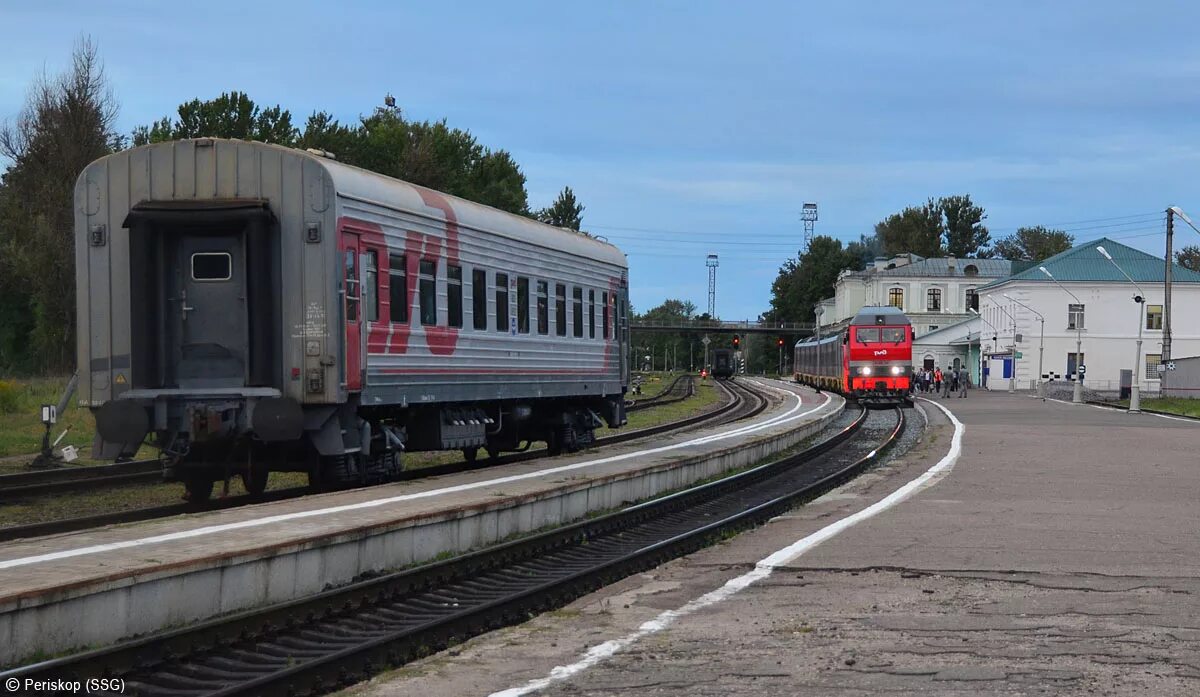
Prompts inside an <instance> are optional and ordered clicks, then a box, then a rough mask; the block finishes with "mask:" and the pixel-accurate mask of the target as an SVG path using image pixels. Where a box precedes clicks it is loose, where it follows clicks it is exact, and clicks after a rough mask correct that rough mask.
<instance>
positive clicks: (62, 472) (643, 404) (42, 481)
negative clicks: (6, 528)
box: [0, 375, 695, 539]
mask: <svg viewBox="0 0 1200 697" xmlns="http://www.w3.org/2000/svg"><path fill="white" fill-rule="evenodd" d="M694 392H695V385H694V383H693V382H692V376H690V375H680V376H679V377H677V378H676V379H675V381H674V382H672V383H671V385H670V386H669V387H668V388H667V389H666V390H663V391H662V392H661V393H659V394H657V395H655V396H654V397H650V398H648V399H645V400H640V401H638V402H637V403H635V404H634V405H632V406H630V407H628V410H629V411H640V410H642V409H649V408H652V407H657V406H662V405H664V404H671V403H674V402H679V401H682V400H684V399H687V398H688V397H690V396H691V395H692V394H694ZM602 440H603V439H597V441H598V442H599V441H602ZM605 442H620V441H605ZM501 461H502V462H508V461H511V460H503V459H501ZM489 464H494V461H489ZM161 479H162V463H161V462H159V461H158V460H137V461H133V462H122V463H117V464H112V465H91V466H80V467H71V466H68V467H62V468H59V469H50V470H37V471H32V472H19V473H16V474H3V475H0V502H7V501H13V500H17V499H26V498H32V497H36V496H49V495H53V494H65V493H70V492H73V491H80V490H85V489H86V490H95V489H97V488H110V487H116V486H125V485H127V484H144V483H151V482H156V481H158V480H161ZM193 510H194V509H193ZM0 539H3V537H0Z"/></svg>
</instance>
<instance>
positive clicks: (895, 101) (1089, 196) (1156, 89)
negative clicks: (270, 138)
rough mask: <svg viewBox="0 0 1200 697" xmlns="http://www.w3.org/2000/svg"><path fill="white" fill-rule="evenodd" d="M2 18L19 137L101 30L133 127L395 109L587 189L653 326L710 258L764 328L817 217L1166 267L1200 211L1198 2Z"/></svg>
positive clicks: (232, 9)
mask: <svg viewBox="0 0 1200 697" xmlns="http://www.w3.org/2000/svg"><path fill="white" fill-rule="evenodd" d="M6 4H7V5H8V7H5V8H4V9H0V24H3V25H6V26H7V27H9V28H10V30H9V31H6V32H5V41H4V42H2V43H0V119H10V118H12V117H13V116H15V115H16V113H17V111H18V110H19V108H20V105H21V102H22V99H23V97H24V94H25V90H26V88H27V85H28V82H29V79H30V78H31V77H32V76H33V75H35V74H36V73H38V72H39V71H40V70H42V69H43V68H45V69H47V70H49V71H51V72H54V71H57V70H59V69H61V67H62V66H63V65H64V64H65V62H66V60H67V58H68V56H69V53H70V50H71V45H72V43H73V42H74V40H75V39H76V38H77V37H78V36H79V35H81V34H85V33H86V34H89V35H91V36H92V37H93V38H94V39H95V40H96V41H97V42H98V44H99V48H100V53H101V57H102V58H103V60H104V62H105V66H106V68H107V71H108V75H109V77H110V79H111V82H112V85H113V88H114V91H115V94H116V96H117V98H118V99H119V101H120V103H121V114H120V126H121V128H122V130H129V129H132V127H133V126H135V125H138V124H142V123H148V122H150V121H151V120H153V119H156V118H158V117H160V116H162V115H164V114H168V113H172V112H173V111H174V107H175V106H176V105H177V104H178V103H180V102H182V101H186V100H188V99H191V98H193V97H201V98H208V97H212V96H215V95H217V94H219V93H220V92H222V91H227V90H231V89H239V90H243V91H246V92H248V93H249V94H250V95H251V96H252V97H253V98H254V99H256V100H257V101H259V102H260V103H267V104H275V103H279V104H281V105H282V106H284V107H286V108H289V109H291V110H292V112H293V113H294V114H295V115H296V116H297V117H298V120H299V121H303V117H304V116H306V115H307V114H308V113H310V112H311V111H313V110H314V109H325V110H329V111H331V112H333V113H334V114H335V115H336V116H338V117H339V118H341V119H343V120H353V119H354V118H356V117H357V115H358V114H361V113H368V112H370V110H371V109H372V108H374V106H376V105H378V104H380V103H381V102H382V98H383V96H384V94H385V93H387V92H391V93H392V94H394V95H395V96H396V98H397V101H398V103H399V104H400V106H401V107H402V108H403V109H404V111H405V112H406V113H407V114H408V115H409V116H410V117H413V118H418V119H424V118H440V117H443V116H444V117H446V118H447V119H449V121H450V123H451V124H452V125H454V126H458V127H463V128H467V129H469V130H471V131H472V132H473V133H474V134H476V136H478V138H479V139H480V141H481V142H483V143H485V144H487V145H491V146H493V147H500V148H505V149H507V150H509V151H511V152H512V153H513V154H514V156H515V157H516V159H517V161H518V162H520V163H521V165H522V167H523V169H524V171H525V174H526V176H527V177H528V180H529V181H528V188H529V192H530V197H531V204H532V205H535V206H540V205H545V204H546V203H548V202H549V201H550V200H551V199H552V198H553V197H554V196H555V194H556V193H557V192H558V190H559V189H560V188H561V187H562V186H563V185H564V184H566V185H570V186H571V187H572V188H574V189H575V190H576V192H577V194H578V195H579V197H580V199H581V200H582V202H583V203H584V204H585V205H586V206H587V210H586V211H585V213H584V227H585V228H587V229H590V230H592V231H593V232H595V233H598V234H603V235H607V236H608V237H609V238H610V239H611V240H612V241H613V242H615V243H617V244H618V245H620V246H621V247H622V248H623V249H625V250H626V251H627V253H628V254H629V257H630V276H631V282H632V285H633V302H634V305H635V307H637V308H638V309H639V310H645V309H648V308H650V307H651V306H653V305H657V304H658V303H660V302H661V301H662V300H663V299H665V298H667V297H680V298H684V299H688V300H691V301H693V302H695V303H696V305H697V306H698V307H700V308H701V310H703V309H704V308H705V307H706V305H707V296H706V294H707V279H706V270H705V267H704V259H705V256H706V255H707V254H708V253H710V252H713V253H717V254H719V255H720V257H721V267H720V270H719V272H718V293H717V296H718V297H717V310H718V314H719V315H720V316H722V317H723V318H728V319H742V318H753V317H756V316H757V315H758V313H759V312H762V311H763V310H765V309H766V308H767V306H768V299H769V296H770V284H771V281H772V280H773V279H774V277H775V274H776V271H777V269H778V267H779V265H780V263H782V261H783V260H784V259H785V258H787V257H788V256H793V255H795V253H796V251H797V249H798V247H799V245H800V243H801V238H802V226H801V224H800V219H799V213H800V207H801V204H802V203H803V202H804V201H816V202H817V203H818V204H819V206H820V221H819V222H818V223H817V232H818V233H819V234H830V235H833V236H836V237H839V238H841V239H843V240H852V239H857V237H858V235H860V234H863V233H869V232H870V231H871V230H872V227H873V226H874V224H875V223H876V222H877V221H879V220H880V219H882V218H883V217H885V216H886V215H888V214H889V213H892V212H895V211H897V210H899V209H900V208H902V207H904V206H906V205H911V204H919V203H921V202H922V201H924V200H925V199H926V198H927V197H929V196H939V195H945V194H953V193H970V194H971V195H972V196H973V197H974V198H975V200H976V201H977V202H978V203H980V204H982V205H983V206H984V207H985V208H986V209H987V212H988V221H987V223H988V224H989V226H990V227H991V229H992V231H993V237H999V236H1002V235H1004V234H1007V233H1010V232H1012V231H1013V230H1015V229H1016V228H1017V227H1019V226H1021V225H1036V224H1047V225H1050V224H1059V226H1060V227H1064V228H1067V229H1070V230H1072V231H1073V232H1074V234H1075V235H1076V237H1077V239H1078V240H1079V241H1083V240H1086V239H1090V238H1093V237H1099V236H1102V235H1108V236H1109V237H1113V238H1115V239H1120V240H1121V241H1123V242H1126V243H1128V244H1130V245H1132V246H1135V247H1139V248H1142V249H1145V250H1147V251H1151V252H1154V253H1156V254H1159V255H1161V254H1162V246H1163V234H1162V232H1161V231H1162V227H1163V226H1162V222H1161V215H1160V212H1161V211H1162V210H1164V209H1165V208H1166V207H1167V206H1169V205H1179V206H1182V207H1183V208H1184V210H1187V211H1189V212H1191V213H1193V214H1196V215H1200V196H1198V195H1197V191H1196V186H1195V182H1196V181H1197V180H1198V179H1200V149H1198V147H1197V142H1198V139H1197V135H1200V119H1198V118H1197V115H1198V113H1200V111H1198V106H1200V89H1198V86H1200V85H1198V84H1197V83H1198V82H1200V48H1198V47H1200V41H1196V40H1195V39H1194V37H1193V36H1192V35H1191V33H1190V29H1189V28H1190V27H1195V26H1197V25H1198V24H1200V22H1198V20H1200V5H1197V4H1195V3H1185V2H1176V3H1166V2H1139V3H1129V2H1109V1H1093V2H1058V3H1035V2H1026V3H1020V2H1007V3H982V2H920V3H912V2H870V3H795V2H759V3H730V2H694V1H693V2H650V3H647V2H632V1H630V2H608V3H567V2H561V1H559V2H519V3H518V2H452V3H419V4H418V3H415V2H346V3H344V4H342V5H341V6H340V7H338V8H337V9H334V7H335V6H334V4H333V3H306V2H295V1H292V2H255V3H249V2H241V3H223V2H206V3H204V4H203V5H202V8H201V9H194V8H190V6H186V5H176V6H163V5H160V4H149V3H137V2H129V1H128V0H110V1H109V2H104V3H96V2H87V3H84V2H54V1H53V0H50V1H47V2H42V3H38V4H33V3H28V4H25V5H24V6H23V7H20V8H18V9H14V4H12V3H6ZM12 27H18V28H19V29H18V30H16V31H13V30H11V28H12ZM1075 221H1093V222H1081V223H1080V222H1075ZM1180 241H1181V243H1193V242H1200V236H1195V235H1194V234H1193V233H1191V232H1190V231H1188V232H1184V233H1182V234H1181V240H1180Z"/></svg>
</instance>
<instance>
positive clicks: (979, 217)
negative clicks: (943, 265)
mask: <svg viewBox="0 0 1200 697" xmlns="http://www.w3.org/2000/svg"><path fill="white" fill-rule="evenodd" d="M938 208H939V209H940V210H941V213H942V219H943V221H944V222H943V224H944V227H945V237H946V252H947V253H948V254H952V255H954V256H956V257H969V256H980V257H986V256H988V253H987V246H988V242H989V241H990V240H991V235H990V234H989V233H988V229H987V228H986V227H984V226H983V220H984V218H987V215H985V214H984V212H983V209H982V208H980V207H979V206H976V205H975V204H974V203H972V201H971V195H970V194H963V195H960V196H943V197H942V198H941V199H939V200H938Z"/></svg>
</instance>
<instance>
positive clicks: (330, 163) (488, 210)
mask: <svg viewBox="0 0 1200 697" xmlns="http://www.w3.org/2000/svg"><path fill="white" fill-rule="evenodd" d="M259 145H264V146H265V144H262V143H260V144H259ZM266 147H279V146H266ZM295 152H297V153H299V154H300V155H303V156H304V157H308V158H312V159H313V160H316V161H317V162H319V163H320V164H321V166H322V167H324V168H325V171H327V172H329V176H330V177H331V178H332V179H333V186H334V189H335V190H336V192H337V195H339V196H346V197H350V198H355V199H359V200H366V201H370V202H372V203H378V204H380V205H384V206H393V207H395V206H396V205H397V204H396V202H399V203H400V207H403V208H406V209H410V210H418V211H420V210H424V209H425V206H424V204H423V202H422V200H421V196H420V194H419V193H418V191H420V190H422V189H424V190H427V191H428V190H429V189H427V188H426V187H422V186H419V185H417V184H411V183H409V182H406V181H403V180H400V179H394V178H392V177H389V176H386V175H383V174H379V173H377V172H372V171H370V170H366V169H362V168H361V167H355V166H353V165H348V164H345V163H342V162H338V161H336V160H332V159H330V158H327V157H321V156H319V155H314V154H312V153H308V152H305V151H303V150H296V151H295ZM442 195H443V196H445V197H446V198H447V199H448V200H449V201H450V204H451V206H453V208H454V212H455V214H456V215H457V216H458V224H459V226H460V227H466V228H472V229H475V230H481V231H484V232H489V233H495V234H499V235H503V236H504V237H510V238H512V239H517V240H522V241H525V242H529V243H532V244H536V245H539V246H542V247H549V248H551V249H559V250H562V251H564V252H568V253H572V254H577V255H579V256H586V257H588V258H591V259H597V260H600V261H605V262H608V263H610V264H615V265H617V266H620V267H622V268H626V267H627V266H628V264H627V262H626V259H625V254H624V253H623V252H621V250H620V249H618V248H617V247H616V245H613V244H612V243H610V242H606V241H604V240H600V239H597V238H595V237H592V236H591V235H588V234H586V233H583V232H578V231H575V230H568V229H566V228H560V227H555V226H553V225H547V224H545V223H540V222H538V221H536V220H533V219H531V218H526V217H524V216H521V215H516V214H515V213H509V212H508V211H502V210H500V209H498V208H492V207H491V206H485V205H483V204H482V203H476V202H474V201H468V200H466V199H464V198H459V197H457V196H451V195H450V194H445V193H443V194H442Z"/></svg>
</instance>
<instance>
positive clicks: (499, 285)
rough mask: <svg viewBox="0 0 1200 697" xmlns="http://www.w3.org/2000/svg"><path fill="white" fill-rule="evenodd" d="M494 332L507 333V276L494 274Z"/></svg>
mask: <svg viewBox="0 0 1200 697" xmlns="http://www.w3.org/2000/svg"><path fill="white" fill-rule="evenodd" d="M496 331H498V332H506V331H508V274H506V273H498V274H496Z"/></svg>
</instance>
